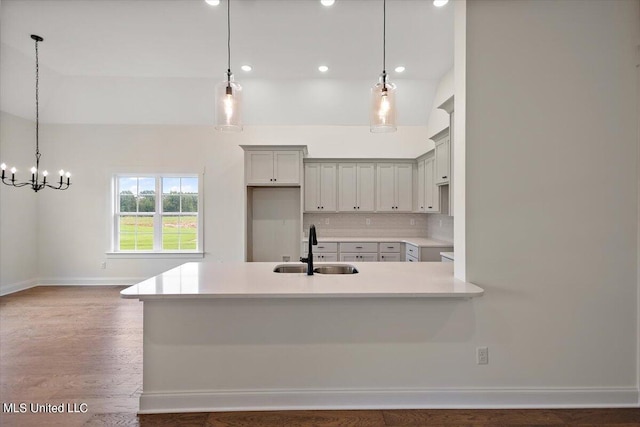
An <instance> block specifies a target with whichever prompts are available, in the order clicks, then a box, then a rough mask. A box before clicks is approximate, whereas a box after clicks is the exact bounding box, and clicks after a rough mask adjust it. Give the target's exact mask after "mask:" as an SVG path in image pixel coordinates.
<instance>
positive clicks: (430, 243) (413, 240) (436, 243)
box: [302, 236, 453, 248]
mask: <svg viewBox="0 0 640 427" xmlns="http://www.w3.org/2000/svg"><path fill="white" fill-rule="evenodd" d="M302 241H303V242H308V241H309V238H308V237H304V238H303V239H302ZM318 242H325V243H326V242H338V243H346V242H363V243H364V242H382V243H392V242H401V243H410V244H412V245H414V246H418V247H434V248H439V247H447V248H448V247H453V243H452V242H445V241H444V240H437V239H432V238H430V237H396V236H393V237H318Z"/></svg>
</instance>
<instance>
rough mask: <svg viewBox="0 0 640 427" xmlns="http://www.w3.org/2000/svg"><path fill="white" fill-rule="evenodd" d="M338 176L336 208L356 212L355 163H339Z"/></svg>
mask: <svg viewBox="0 0 640 427" xmlns="http://www.w3.org/2000/svg"><path fill="white" fill-rule="evenodd" d="M338 176H339V177H338V210H339V211H340V212H356V211H357V210H358V198H357V187H356V186H357V167H356V164H355V163H341V164H340V165H338Z"/></svg>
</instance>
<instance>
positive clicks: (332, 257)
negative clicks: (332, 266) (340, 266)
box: [320, 253, 338, 262]
mask: <svg viewBox="0 0 640 427" xmlns="http://www.w3.org/2000/svg"><path fill="white" fill-rule="evenodd" d="M320 261H321V262H338V254H336V253H331V254H320Z"/></svg>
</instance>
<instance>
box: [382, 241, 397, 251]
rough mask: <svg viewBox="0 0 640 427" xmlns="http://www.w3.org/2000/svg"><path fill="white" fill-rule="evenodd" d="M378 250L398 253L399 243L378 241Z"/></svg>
mask: <svg viewBox="0 0 640 427" xmlns="http://www.w3.org/2000/svg"><path fill="white" fill-rule="evenodd" d="M380 252H398V253H400V243H380Z"/></svg>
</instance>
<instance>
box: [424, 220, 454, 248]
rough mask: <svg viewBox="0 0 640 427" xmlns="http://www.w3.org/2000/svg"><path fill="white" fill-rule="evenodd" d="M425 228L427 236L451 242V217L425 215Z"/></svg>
mask: <svg viewBox="0 0 640 427" xmlns="http://www.w3.org/2000/svg"><path fill="white" fill-rule="evenodd" d="M427 230H428V234H429V237H433V238H434V239H438V240H444V241H446V242H453V217H452V216H447V215H438V214H429V215H427Z"/></svg>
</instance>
